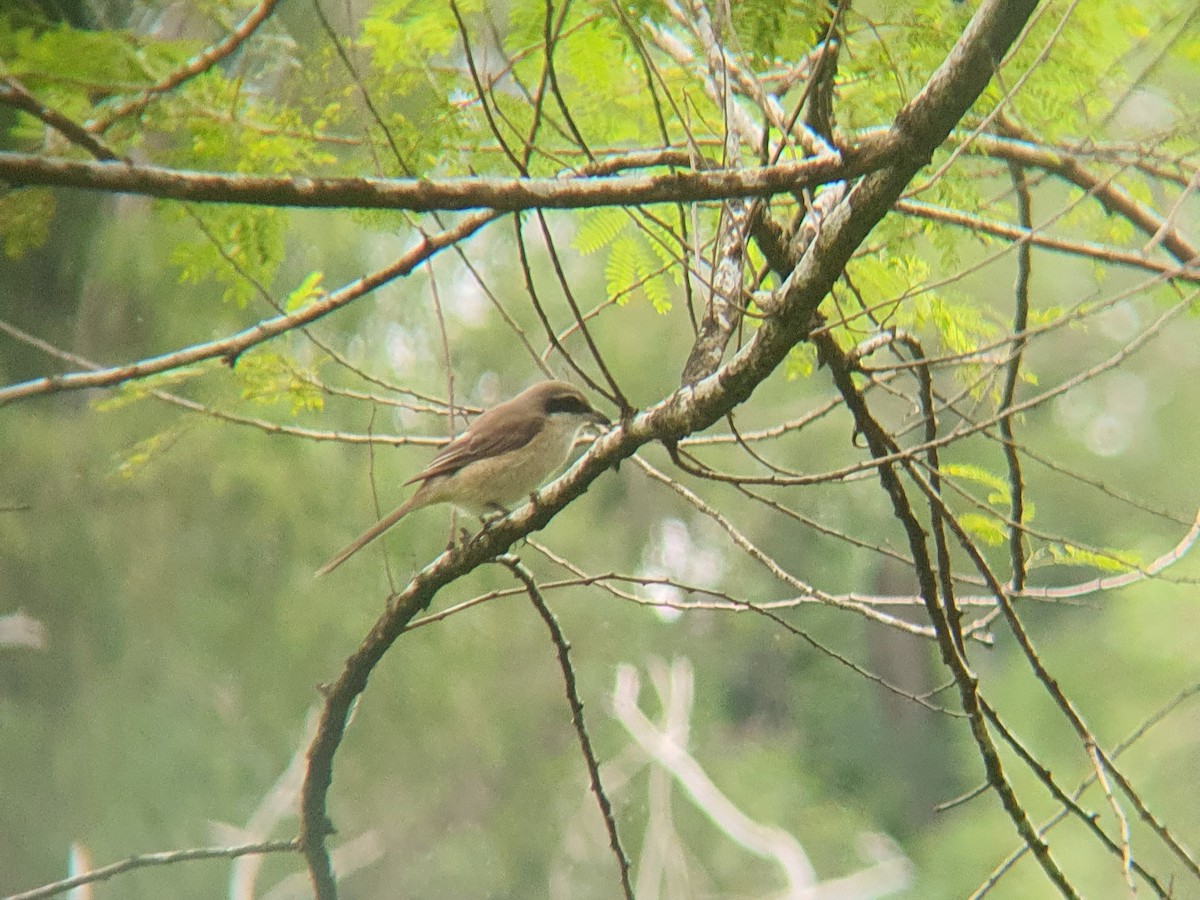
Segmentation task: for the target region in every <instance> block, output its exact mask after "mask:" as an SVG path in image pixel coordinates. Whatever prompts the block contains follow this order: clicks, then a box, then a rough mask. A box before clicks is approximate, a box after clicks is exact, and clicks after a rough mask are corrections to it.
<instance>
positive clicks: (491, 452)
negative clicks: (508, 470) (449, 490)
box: [405, 409, 544, 484]
mask: <svg viewBox="0 0 1200 900" xmlns="http://www.w3.org/2000/svg"><path fill="white" fill-rule="evenodd" d="M497 412H500V410H499V409H493V410H488V411H487V412H485V413H484V414H483V415H481V416H480V417H479V418H478V419H476V420H475V421H474V422H472V423H471V427H470V428H468V429H467V430H466V431H464V432H463V433H462V434H460V435H459V436H458V437H456V438H455V439H454V440H452V441H451V442H450V443H449V444H447V445H446V446H445V447H443V448H442V450H441V452H440V453H438V455H437V456H435V457H434V458H433V461H432V462H430V463H429V465H428V466H426V467H425V469H424V470H423V471H422V472H421V473H420V474H419V475H417V476H415V477H413V478H410V479H408V481H406V482H405V484H412V483H413V482H415V481H428V480H429V479H430V478H436V477H437V476H438V475H450V474H452V473H454V472H457V471H458V470H459V469H461V468H463V467H464V466H467V465H470V464H471V463H473V462H476V461H478V460H481V459H487V458H489V457H493V456H500V455H502V454H504V453H511V452H512V451H513V450H516V449H518V448H520V447H524V446H525V445H526V444H528V443H529V442H530V441H531V440H533V437H534V435H536V434H537V432H538V428H539V427H540V425H541V419H542V418H544V417H540V416H538V415H537V414H536V413H533V412H530V413H529V414H528V415H521V414H516V415H514V414H513V413H512V412H511V411H510V410H505V415H504V419H505V421H504V426H503V427H502V428H492V427H489V426H490V425H491V424H492V423H491V422H490V421H489V417H491V416H492V414H493V413H497Z"/></svg>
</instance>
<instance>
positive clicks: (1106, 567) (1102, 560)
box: [1049, 543, 1140, 572]
mask: <svg viewBox="0 0 1200 900" xmlns="http://www.w3.org/2000/svg"><path fill="white" fill-rule="evenodd" d="M1049 550H1050V556H1051V557H1052V558H1053V559H1054V561H1055V562H1056V563H1059V564H1060V565H1064V566H1087V567H1089V568H1092V569H1099V570H1100V571H1101V572H1131V571H1133V570H1135V569H1136V568H1137V567H1138V565H1139V564H1140V562H1139V560H1138V558H1137V556H1135V555H1134V554H1132V553H1127V552H1125V551H1123V550H1105V551H1103V552H1099V553H1098V552H1096V551H1093V550H1085V549H1084V548H1082V547H1076V546H1075V545H1074V544H1066V543H1064V544H1051V545H1050V547H1049Z"/></svg>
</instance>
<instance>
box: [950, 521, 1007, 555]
mask: <svg viewBox="0 0 1200 900" xmlns="http://www.w3.org/2000/svg"><path fill="white" fill-rule="evenodd" d="M958 524H959V525H961V526H962V527H963V528H964V529H965V530H966V532H967V533H968V534H971V535H974V536H975V537H976V538H978V539H979V540H981V541H983V542H984V543H985V544H987V545H988V546H990V547H997V546H999V545H1000V544H1003V543H1004V542H1005V540H1007V538H1008V531H1007V530H1006V529H1005V528H1004V524H1003V523H1002V522H1000V521H999V520H998V519H996V518H994V517H992V516H984V515H980V514H979V513H966V514H964V515H961V516H959V517H958Z"/></svg>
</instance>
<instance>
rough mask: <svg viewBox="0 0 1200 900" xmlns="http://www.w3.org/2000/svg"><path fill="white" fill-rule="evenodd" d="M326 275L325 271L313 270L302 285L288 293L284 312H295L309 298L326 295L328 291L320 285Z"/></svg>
mask: <svg viewBox="0 0 1200 900" xmlns="http://www.w3.org/2000/svg"><path fill="white" fill-rule="evenodd" d="M324 277H325V273H323V272H311V273H309V275H308V277H307V278H305V279H304V280H303V281H302V282H300V285H299V286H298V287H297V288H296V289H295V290H294V291H292V292H291V293H290V294H288V298H287V303H285V304H284V307H283V309H284V312H289V313H292V312H295V311H296V310H298V309H299V308H300V307H301V306H303V305H304V304H305V303H307V302H308V301H309V300H315V299H318V298H321V297H324V296H326V292H325V290H324V289H323V288H321V287H320V286H319V285H320V284H321V279H322V278H324Z"/></svg>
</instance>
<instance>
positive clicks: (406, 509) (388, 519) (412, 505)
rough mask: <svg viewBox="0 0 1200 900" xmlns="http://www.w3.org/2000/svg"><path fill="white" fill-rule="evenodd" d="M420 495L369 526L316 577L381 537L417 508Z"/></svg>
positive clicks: (328, 571) (318, 571) (331, 569)
mask: <svg viewBox="0 0 1200 900" xmlns="http://www.w3.org/2000/svg"><path fill="white" fill-rule="evenodd" d="M419 496H420V492H418V493H416V494H413V495H412V496H411V497H409V498H408V499H407V500H405V501H404V502H403V503H401V504H400V505H399V506H398V507H396V509H394V510H392V512H390V513H388V514H387V515H386V516H384V517H383V518H382V519H380V520H379V521H378V522H376V523H375V524H374V525H372V526H371V527H370V528H368V529H367V530H366V531H365V532H363V533H362V534H361V535H359V536H358V537H356V538H355V539H354V540H353V541H351V542H350V544H348V545H347V546H346V547H345V548H344V549H343V550H342V551H341V552H340V553H338V555H337V556H335V557H334V558H333V559H331V560H330V561H329V562H327V563H325V565H323V566H321V568H319V569H317V574H316V577H317V578H320V577H321V576H322V575H328V574H329V573H330V572H332V571H333V570H334V569H336V568H337V567H338V566H340V565H341V564H342V563H344V562H345V561H346V560H348V559H349V558H350V557H352V556H353V555H354V554H355V553H357V552H358V551H359V550H361V549H362V548H363V547H365V546H367V544H369V543H371V541H373V540H375V538H377V537H379V536H380V535H381V534H383V533H384V532H385V531H387V530H388V529H389V528H391V527H392V526H393V525H395V524H396V523H397V522H399V521H400V520H401V519H403V518H404V517H405V516H406V515H408V514H409V513H410V512H412V511H413V510H414V509H416V508H417V506H419V505H420V501H419V500H418V499H417V498H418V497H419Z"/></svg>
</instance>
